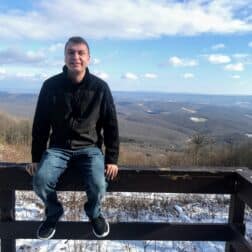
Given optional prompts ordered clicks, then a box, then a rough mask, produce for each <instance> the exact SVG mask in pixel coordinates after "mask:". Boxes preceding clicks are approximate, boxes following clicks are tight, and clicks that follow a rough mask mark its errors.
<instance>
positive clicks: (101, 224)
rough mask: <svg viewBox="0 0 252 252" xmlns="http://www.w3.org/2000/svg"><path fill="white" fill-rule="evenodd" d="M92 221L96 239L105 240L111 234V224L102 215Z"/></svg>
mask: <svg viewBox="0 0 252 252" xmlns="http://www.w3.org/2000/svg"><path fill="white" fill-rule="evenodd" d="M90 221H91V224H92V227H93V233H94V235H95V236H96V237H98V238H103V237H105V236H107V235H108V234H109V224H108V222H107V221H106V220H105V218H104V217H103V216H102V215H100V216H98V217H97V218H95V219H91V220H90Z"/></svg>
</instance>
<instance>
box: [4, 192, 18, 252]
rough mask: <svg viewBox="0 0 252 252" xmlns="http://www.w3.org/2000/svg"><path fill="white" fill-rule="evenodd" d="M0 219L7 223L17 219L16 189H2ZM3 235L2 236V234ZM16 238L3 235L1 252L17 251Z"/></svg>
mask: <svg viewBox="0 0 252 252" xmlns="http://www.w3.org/2000/svg"><path fill="white" fill-rule="evenodd" d="M0 199H1V200H0V221H1V223H7V222H8V221H13V220H14V219H15V191H6V190H5V191H3V190H1V191H0ZM0 237H1V236H0ZM15 251H16V241H15V239H10V238H7V239H4V237H1V252H15Z"/></svg>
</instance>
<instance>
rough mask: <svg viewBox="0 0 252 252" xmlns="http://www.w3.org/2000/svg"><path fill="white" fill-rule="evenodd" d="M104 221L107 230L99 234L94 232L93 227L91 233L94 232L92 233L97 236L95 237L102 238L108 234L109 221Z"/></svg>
mask: <svg viewBox="0 0 252 252" xmlns="http://www.w3.org/2000/svg"><path fill="white" fill-rule="evenodd" d="M105 222H106V224H107V226H108V230H107V232H105V233H103V234H101V235H98V234H96V233H95V231H94V229H93V233H94V235H95V236H96V237H97V238H104V237H106V236H107V235H108V234H109V231H110V230H109V223H108V222H107V221H106V220H105Z"/></svg>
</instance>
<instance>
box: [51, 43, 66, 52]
mask: <svg viewBox="0 0 252 252" xmlns="http://www.w3.org/2000/svg"><path fill="white" fill-rule="evenodd" d="M64 46H65V45H64V44H63V43H56V44H53V45H51V46H50V47H49V48H48V50H49V51H50V52H55V51H57V50H62V49H63V48H64Z"/></svg>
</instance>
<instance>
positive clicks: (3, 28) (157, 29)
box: [0, 0, 252, 95]
mask: <svg viewBox="0 0 252 252" xmlns="http://www.w3.org/2000/svg"><path fill="white" fill-rule="evenodd" d="M74 35H80V36H83V37H84V38H86V40H87V41H88V42H89V44H90V48H91V59H92V61H91V64H90V66H89V68H90V70H91V72H93V73H94V74H96V75H98V76H100V77H101V78H103V79H104V80H105V81H107V82H108V83H109V85H110V87H111V89H112V90H117V91H118V90H120V91H157V92H183V93H206V94H246V95H252V71H251V66H252V65H251V64H252V36H251V35H252V0H235V1H230V0H216V1H208V0H191V1H190V0H184V1H182V0H180V1H175V0H155V1H154V0H152V1H149V0H124V1H117V0H107V1H102V0H86V1H84V0H72V1H64V0H54V1H53V0H37V1H32V0H23V1H20V0H14V1H9V0H8V1H7V0H1V2H0V90H8V91H12V92H37V91H38V90H39V89H40V87H41V85H42V82H43V81H44V80H45V79H46V78H48V77H50V76H51V75H54V74H57V73H59V72H60V71H61V69H62V66H63V64H64V62H63V48H64V43H65V41H66V40H67V38H68V37H70V36H74Z"/></svg>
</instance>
